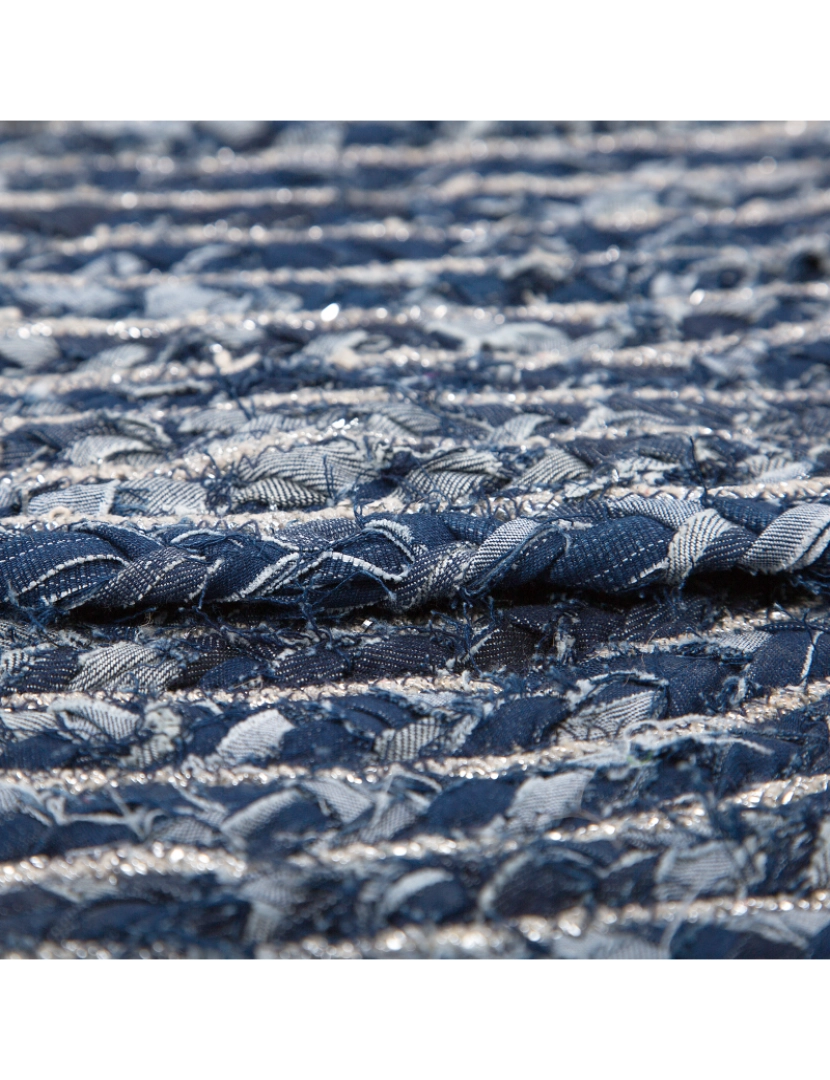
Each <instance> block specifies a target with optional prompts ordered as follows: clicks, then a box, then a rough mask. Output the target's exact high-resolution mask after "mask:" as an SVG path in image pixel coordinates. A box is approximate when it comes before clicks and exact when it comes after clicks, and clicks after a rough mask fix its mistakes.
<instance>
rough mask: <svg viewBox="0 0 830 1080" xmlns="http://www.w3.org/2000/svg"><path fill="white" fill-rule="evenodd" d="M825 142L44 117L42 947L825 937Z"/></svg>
mask: <svg viewBox="0 0 830 1080" xmlns="http://www.w3.org/2000/svg"><path fill="white" fill-rule="evenodd" d="M828 149H830V126H822V125H815V124H809V125H807V124H802V123H789V124H720V125H717V124H716V125H689V124H652V125H644V124H630V125H621V124H518V123H517V124H504V123H499V124H446V123H442V124H427V123H423V124H400V125H394V124H305V125H302V124H266V123H239V124H227V123H216V124H170V123H162V124H122V125H114V124H82V125H72V124H6V125H4V126H2V127H0V419H1V420H2V425H1V426H0V649H1V650H2V652H1V653H0V950H2V952H3V953H4V954H6V955H23V956H44V957H46V956H79V957H86V956H115V957H122V956H143V957H152V956H160V957H163V956H171V957H174V956H184V957H201V956H219V957H222V956H228V957H237V956H238V957H294V956H296V957H326V956H335V957H360V956H364V957H384V956H396V957H402V956H411V957H502V956H504V957H559V958H569V957H644V958H650V957H654V958H659V957H675V958H683V957H826V956H830V790H828V779H830V739H829V738H828V716H830V606H828V592H830V411H829V410H828V403H830V373H829V372H828V365H829V364H830V288H828V281H830V158H829V157H828Z"/></svg>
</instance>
